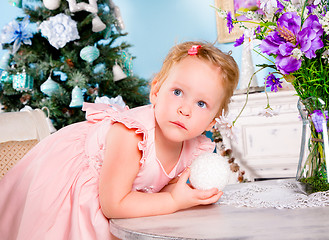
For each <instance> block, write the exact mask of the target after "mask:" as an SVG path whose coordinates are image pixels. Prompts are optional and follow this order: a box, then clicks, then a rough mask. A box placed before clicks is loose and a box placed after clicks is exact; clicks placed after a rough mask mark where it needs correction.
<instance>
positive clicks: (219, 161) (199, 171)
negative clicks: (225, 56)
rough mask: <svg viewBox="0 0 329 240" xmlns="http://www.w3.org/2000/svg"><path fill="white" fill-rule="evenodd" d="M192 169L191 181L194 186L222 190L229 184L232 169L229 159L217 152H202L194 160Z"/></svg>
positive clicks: (202, 188)
mask: <svg viewBox="0 0 329 240" xmlns="http://www.w3.org/2000/svg"><path fill="white" fill-rule="evenodd" d="M190 170H191V171H190V182H191V184H192V186H193V187H194V188H196V189H201V190H207V189H211V188H217V189H218V190H220V191H222V190H223V189H224V188H225V186H226V185H227V184H228V181H229V177H230V171H231V170H230V165H229V163H228V162H227V159H226V158H224V157H223V156H221V155H219V154H216V153H204V154H201V155H200V156H198V157H197V158H196V159H195V160H194V161H193V162H192V164H191V166H190Z"/></svg>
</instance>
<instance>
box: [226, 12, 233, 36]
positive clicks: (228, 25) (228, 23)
mask: <svg viewBox="0 0 329 240" xmlns="http://www.w3.org/2000/svg"><path fill="white" fill-rule="evenodd" d="M226 20H227V27H228V32H229V33H231V32H232V30H233V28H234V26H233V21H232V14H231V11H229V12H228V13H227V17H226Z"/></svg>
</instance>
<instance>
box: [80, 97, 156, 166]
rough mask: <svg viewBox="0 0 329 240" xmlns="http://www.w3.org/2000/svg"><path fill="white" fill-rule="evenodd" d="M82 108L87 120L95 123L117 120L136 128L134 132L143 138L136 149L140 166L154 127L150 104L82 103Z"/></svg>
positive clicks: (130, 127)
mask: <svg viewBox="0 0 329 240" xmlns="http://www.w3.org/2000/svg"><path fill="white" fill-rule="evenodd" d="M82 110H84V111H86V119H87V121H88V122H92V123H97V122H100V121H103V120H110V121H111V123H112V124H113V123H115V122H119V123H122V124H123V125H125V126H126V127H127V128H129V129H136V130H135V133H136V134H142V135H143V139H142V140H141V141H140V142H139V143H138V149H139V150H140V151H141V152H142V158H141V160H140V165H141V166H142V165H143V164H144V162H145V160H146V158H147V156H148V154H149V148H148V147H147V142H148V139H149V135H150V131H151V130H152V129H153V128H154V112H153V108H152V107H151V105H146V106H141V107H136V108H132V109H129V108H128V107H125V108H122V107H121V106H119V105H108V104H103V103H96V104H95V103H84V104H83V108H82Z"/></svg>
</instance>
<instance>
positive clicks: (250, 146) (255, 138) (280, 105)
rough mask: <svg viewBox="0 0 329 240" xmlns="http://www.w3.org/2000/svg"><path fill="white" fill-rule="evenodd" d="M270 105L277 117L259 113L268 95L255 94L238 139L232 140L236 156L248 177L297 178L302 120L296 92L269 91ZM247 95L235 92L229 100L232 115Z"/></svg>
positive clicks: (238, 121) (245, 112)
mask: <svg viewBox="0 0 329 240" xmlns="http://www.w3.org/2000/svg"><path fill="white" fill-rule="evenodd" d="M268 95H269V99H270V106H271V108H272V109H273V110H275V111H277V112H278V115H277V116H274V117H265V116H260V115H259V113H260V112H261V111H262V110H263V109H264V108H265V107H266V103H267V102H266V94H265V93H264V92H262V93H252V94H250V95H249V99H248V103H247V106H246V108H245V109H244V111H243V113H242V115H241V116H240V118H239V119H238V120H237V122H236V124H235V126H236V127H237V128H238V135H237V142H234V141H230V142H229V144H231V148H232V150H233V156H234V157H235V158H236V161H237V162H238V163H239V164H240V165H241V169H242V170H245V171H246V175H245V178H247V179H248V180H251V181H253V180H255V179H259V178H284V177H295V176H296V171H297V165H298V160H299V152H300V144H301V135H302V121H301V120H300V118H299V112H298V109H297V101H298V96H296V95H295V91H291V90H289V91H281V92H277V93H273V92H270V93H268ZM245 100H246V95H245V94H242V95H235V96H233V97H232V102H231V103H230V115H233V116H237V115H238V113H239V111H240V110H241V108H242V107H243V105H244V103H245Z"/></svg>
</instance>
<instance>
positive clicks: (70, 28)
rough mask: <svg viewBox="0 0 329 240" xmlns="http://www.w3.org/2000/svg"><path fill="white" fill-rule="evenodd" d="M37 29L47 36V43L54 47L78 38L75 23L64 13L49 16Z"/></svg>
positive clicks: (57, 47)
mask: <svg viewBox="0 0 329 240" xmlns="http://www.w3.org/2000/svg"><path fill="white" fill-rule="evenodd" d="M39 29H40V30H41V34H42V35H43V36H44V37H46V38H48V41H49V43H50V44H51V45H52V46H53V47H55V48H56V49H59V48H62V47H64V46H65V45H66V43H68V42H70V41H73V40H76V39H79V38H80V36H79V33H78V29H77V23H76V22H75V21H74V20H72V18H71V17H70V16H67V15H65V14H64V13H60V14H57V15H56V16H54V17H50V18H49V20H47V21H43V22H42V23H41V24H40V26H39Z"/></svg>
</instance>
